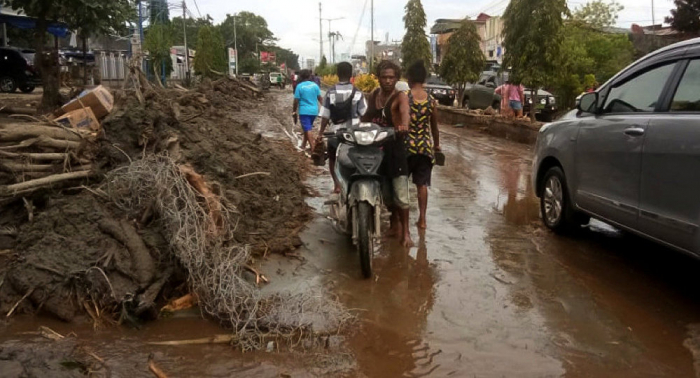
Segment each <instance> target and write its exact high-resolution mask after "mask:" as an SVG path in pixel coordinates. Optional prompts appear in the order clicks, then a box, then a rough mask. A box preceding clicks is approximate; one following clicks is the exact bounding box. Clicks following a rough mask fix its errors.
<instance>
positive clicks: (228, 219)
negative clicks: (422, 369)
mask: <svg viewBox="0 0 700 378" xmlns="http://www.w3.org/2000/svg"><path fill="white" fill-rule="evenodd" d="M107 194H108V195H109V197H110V198H111V199H112V200H113V201H114V202H115V203H116V204H117V206H118V207H119V208H120V209H121V210H123V211H124V212H126V213H127V214H141V213H143V212H144V211H147V210H148V207H150V206H152V211H153V212H154V215H155V216H156V217H157V218H158V220H159V221H160V222H162V226H163V228H164V230H165V233H166V238H167V240H170V247H171V252H172V253H173V254H174V256H175V257H176V258H177V259H178V260H179V262H180V263H181V264H182V266H184V267H185V268H186V269H187V271H188V273H189V284H190V286H191V288H192V290H193V291H194V292H196V293H197V295H198V296H199V298H200V304H201V305H202V308H203V309H204V311H205V312H206V313H207V314H209V315H210V316H212V317H214V318H216V319H219V320H220V321H222V323H224V324H225V325H230V326H231V327H232V328H233V332H234V335H235V337H234V339H233V340H235V341H236V342H237V343H238V344H240V345H241V346H242V347H243V348H245V349H256V348H261V347H263V346H264V340H265V339H267V338H270V337H271V338H284V339H287V340H290V341H291V340H293V339H295V338H296V339H297V340H298V339H300V338H302V337H303V335H304V334H306V335H307V336H313V335H317V334H328V333H335V332H339V331H340V330H342V329H343V327H344V326H346V325H347V324H348V323H349V322H350V321H351V320H352V316H351V315H350V314H349V313H348V312H347V311H346V310H345V309H344V308H343V307H342V306H341V305H340V304H339V303H338V302H337V301H334V300H332V299H329V298H327V297H324V296H323V295H322V294H320V293H314V292H310V293H303V294H295V295H292V294H276V295H269V296H264V295H261V294H260V292H259V290H258V289H257V288H256V287H255V286H253V285H252V284H251V283H249V282H248V281H246V279H245V278H244V276H243V271H244V269H245V266H246V264H247V263H248V261H249V259H250V254H249V250H248V248H247V247H246V246H243V245H239V244H237V243H235V242H234V241H233V237H232V236H233V232H234V228H235V224H236V222H235V219H236V217H237V216H239V215H238V214H237V212H236V209H235V208H233V207H232V206H230V205H229V204H227V202H226V200H225V198H223V197H220V196H216V197H213V196H206V195H205V194H204V193H202V190H201V189H199V190H198V189H196V187H194V186H192V185H191V184H190V182H189V181H188V177H187V175H186V174H183V171H182V168H181V167H179V166H178V165H177V164H176V163H175V162H173V161H172V160H171V159H170V158H168V157H165V156H152V157H149V158H146V159H143V160H139V161H137V162H134V163H133V164H131V165H129V166H127V167H124V168H123V169H118V170H115V171H113V172H112V173H111V174H110V175H109V176H108V178H107ZM213 202H217V203H216V204H214V203H213ZM212 209H216V214H217V215H216V217H218V218H219V219H218V220H216V219H213V218H212V217H213V213H212ZM213 224H214V225H215V227H214V228H212V225H213ZM319 326H320V327H321V328H320V329H319V328H318V327H319Z"/></svg>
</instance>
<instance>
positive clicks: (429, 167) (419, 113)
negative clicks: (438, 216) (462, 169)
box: [406, 61, 440, 229]
mask: <svg viewBox="0 0 700 378" xmlns="http://www.w3.org/2000/svg"><path fill="white" fill-rule="evenodd" d="M407 76H408V85H409V86H410V88H411V89H410V91H408V101H409V105H410V107H411V118H410V119H411V122H410V125H409V128H408V136H407V138H406V149H407V150H408V171H409V173H410V175H411V177H412V179H413V183H414V184H415V185H416V188H417V190H418V208H419V210H420V215H419V217H418V223H417V226H418V228H419V229H425V228H426V227H427V222H426V212H427V208H428V187H429V186H430V178H431V176H432V171H433V165H434V164H435V152H440V131H439V130H438V122H437V106H436V102H435V99H434V98H433V96H431V95H430V94H429V93H428V92H426V91H425V88H424V87H423V85H424V84H425V81H426V79H427V77H428V70H427V69H426V68H425V65H424V64H423V62H422V61H419V62H416V63H414V64H413V65H412V66H411V67H409V69H408V73H407Z"/></svg>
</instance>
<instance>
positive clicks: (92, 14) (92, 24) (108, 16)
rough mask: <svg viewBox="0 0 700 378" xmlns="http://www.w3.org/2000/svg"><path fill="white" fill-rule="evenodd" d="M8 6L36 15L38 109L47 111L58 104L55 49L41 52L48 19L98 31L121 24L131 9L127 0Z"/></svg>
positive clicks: (19, 0)
mask: <svg viewBox="0 0 700 378" xmlns="http://www.w3.org/2000/svg"><path fill="white" fill-rule="evenodd" d="M5 4H6V5H9V6H10V7H11V8H12V9H15V10H17V9H22V10H23V11H24V13H25V14H26V15H27V16H29V17H33V18H36V28H35V37H34V45H35V48H36V58H35V59H36V66H37V67H38V68H39V70H40V72H41V77H42V84H43V87H44V93H43V96H42V100H41V104H40V105H39V110H40V111H51V110H53V109H55V108H57V107H59V106H61V105H62V104H61V95H60V93H59V79H58V76H59V67H58V52H57V51H53V52H52V53H51V54H50V55H48V56H47V55H46V54H44V46H46V42H47V33H46V31H47V29H48V26H49V24H50V23H51V22H53V21H56V20H60V21H63V22H65V23H66V24H67V26H68V28H69V29H70V30H76V29H77V30H84V33H88V32H89V33H101V32H105V31H111V30H113V29H116V28H121V27H124V26H125V22H126V20H128V19H129V18H130V17H131V16H132V15H133V13H134V8H133V4H132V1H131V0H109V1H94V0H5Z"/></svg>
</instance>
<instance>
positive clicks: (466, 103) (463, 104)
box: [462, 97, 469, 110]
mask: <svg viewBox="0 0 700 378" xmlns="http://www.w3.org/2000/svg"><path fill="white" fill-rule="evenodd" d="M462 107H463V108H464V109H466V110H469V98H468V97H466V98H464V100H462Z"/></svg>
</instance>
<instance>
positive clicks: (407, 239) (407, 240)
mask: <svg viewBox="0 0 700 378" xmlns="http://www.w3.org/2000/svg"><path fill="white" fill-rule="evenodd" d="M414 245H415V244H413V240H411V234H404V235H403V237H402V238H401V246H403V247H404V248H411V247H413V246H414Z"/></svg>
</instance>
